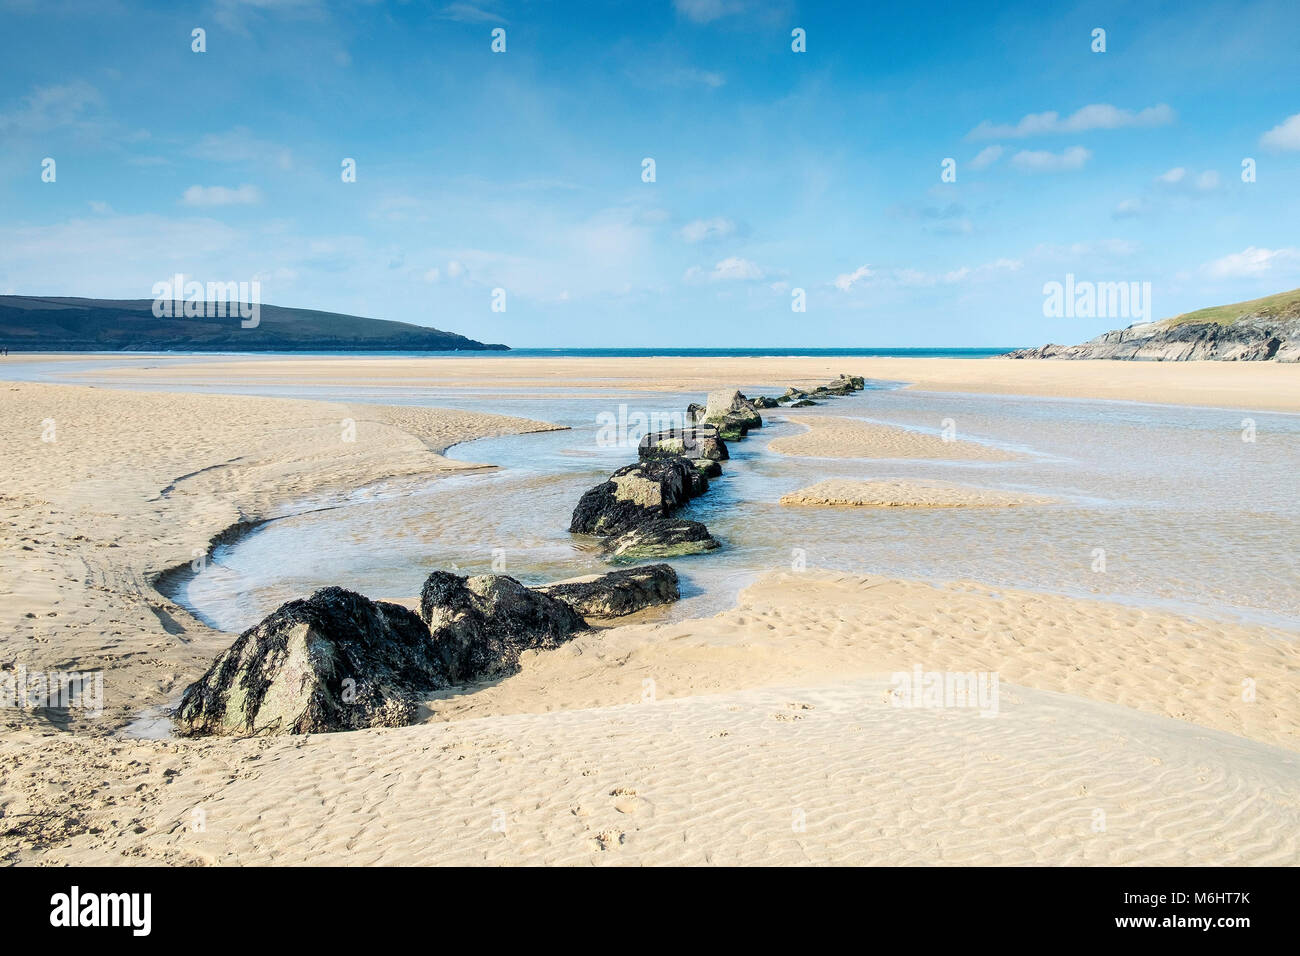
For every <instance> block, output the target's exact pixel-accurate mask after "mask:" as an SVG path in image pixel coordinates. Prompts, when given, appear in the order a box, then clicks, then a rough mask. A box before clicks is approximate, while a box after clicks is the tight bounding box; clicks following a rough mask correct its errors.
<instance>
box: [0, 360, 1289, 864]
mask: <svg viewBox="0 0 1300 956" xmlns="http://www.w3.org/2000/svg"><path fill="white" fill-rule="evenodd" d="M11 360H12V359H11ZM602 361H603V360H602ZM517 363H527V364H522V365H521V364H517ZM548 363H549V364H548ZM896 363H897V364H896ZM903 363H906V365H907V366H911V367H912V369H913V370H914V371H908V370H907V369H906V368H905V366H904V364H903ZM917 363H929V364H917ZM106 364H112V363H111V361H110V362H108V363H106ZM851 365H852V367H851V368H850V367H848V365H847V364H846V361H845V360H842V359H830V360H808V359H791V360H776V359H771V360H768V359H763V360H717V361H716V362H715V361H713V360H711V361H710V363H709V367H708V368H700V367H698V363H691V362H689V361H688V360H672V359H666V360H627V361H624V360H615V361H614V362H612V363H604V364H602V365H600V366H599V368H600V369H601V370H602V371H601V373H600V374H595V370H596V369H597V367H598V366H596V365H594V364H592V363H590V362H587V361H586V360H571V359H557V360H533V359H506V358H482V359H479V358H469V359H429V360H383V359H379V360H376V359H356V360H320V359H301V360H288V359H275V360H270V361H267V360H241V361H230V360H221V361H217V362H210V361H208V360H199V361H194V362H188V361H186V362H182V363H180V364H178V365H168V366H166V367H159V368H157V369H125V370H123V371H121V372H110V371H108V370H99V371H96V372H95V373H94V374H95V375H96V376H100V377H102V378H103V379H104V380H105V381H111V382H113V383H115V384H121V385H132V384H140V385H150V386H158V385H170V386H174V387H180V388H185V387H190V386H196V385H199V384H202V383H204V382H210V383H213V384H218V385H220V384H225V385H227V386H230V385H232V383H234V384H237V383H241V382H251V381H257V382H266V381H269V380H271V379H274V380H276V381H286V382H294V383H299V384H301V383H319V384H344V385H349V386H359V385H362V384H366V385H376V384H377V385H381V386H382V385H383V384H385V383H389V384H396V383H398V382H402V381H413V382H420V383H422V384H425V385H430V386H432V385H433V384H436V385H437V386H438V387H441V388H454V387H466V388H471V387H472V388H475V389H480V390H481V389H485V388H486V389H490V388H520V389H530V388H539V387H545V388H550V387H556V388H563V389H569V390H572V389H582V388H611V387H614V388H633V387H638V386H639V387H646V388H652V389H666V388H697V387H698V389H699V390H700V391H705V390H707V387H708V386H711V385H725V384H728V383H731V384H739V383H745V384H749V383H765V382H771V383H773V384H794V385H811V384H816V383H818V382H820V381H824V380H826V379H828V378H830V377H833V375H834V374H838V373H839V372H840V371H852V372H855V373H859V372H860V373H864V374H867V375H868V376H878V377H882V378H894V379H903V380H908V381H914V382H916V387H918V388H950V389H953V390H963V389H973V390H977V391H1006V392H1014V393H1017V394H1039V392H1024V391H1019V390H1022V389H1042V390H1048V391H1045V392H1044V393H1045V394H1057V395H1065V394H1078V393H1079V392H1080V391H1082V392H1086V393H1087V394H1089V395H1092V396H1094V397H1100V398H1116V397H1122V398H1133V399H1136V400H1143V401H1154V400H1160V401H1166V402H1189V403H1193V404H1216V403H1217V404H1222V405H1229V406H1233V407H1247V408H1260V409H1267V408H1279V407H1280V408H1286V409H1296V408H1300V369H1297V368H1287V367H1266V366H1258V365H1256V366H1250V365H1245V364H1242V365H1235V364H1234V365H1224V366H1217V367H1214V368H1208V369H1207V368H1205V366H1204V365H1195V364H1190V365H1188V366H1184V367H1177V366H1173V365H1168V366H1164V365H1162V366H1152V365H1127V364H1124V363H1113V364H1112V363H1089V364H1084V363H1017V362H1009V361H984V362H976V361H956V360H951V361H949V360H866V361H861V360H853V361H852V363H851ZM882 366H883V367H886V368H890V369H897V371H895V372H893V373H892V374H888V375H886V374H882V373H881V372H880V371H878V370H879V369H880V368H881V367H882ZM1102 366H1104V367H1102ZM1024 369H1029V370H1030V371H1024ZM1118 369H1124V371H1117V370H1118ZM1171 369H1176V371H1170V370H1171ZM1139 373H1140V374H1139ZM1053 376H1056V378H1053ZM1142 376H1146V378H1145V379H1143V377H1142ZM1252 376H1255V377H1254V379H1253V384H1252ZM1053 382H1055V384H1053ZM959 386H960V387H959ZM1162 388H1163V390H1161V389H1162ZM1051 390H1054V391H1051ZM1117 390H1118V391H1120V392H1122V393H1123V394H1118V395H1117V394H1115V392H1116V391H1117ZM1156 392H1158V393H1159V395H1160V397H1159V399H1156V398H1153V397H1151V394H1152V393H1156ZM0 396H3V400H2V401H0V427H2V428H3V429H4V434H5V435H6V436H8V437H9V440H8V441H6V442H5V443H4V444H3V446H0V464H2V465H3V470H4V474H5V476H6V482H5V485H4V488H3V490H2V491H0V509H2V510H0V580H3V582H4V585H5V589H6V591H7V592H8V593H9V594H10V595H11V597H10V599H9V600H8V601H6V602H4V606H3V608H0V625H3V627H2V630H0V634H2V635H3V636H2V637H0V654H2V655H3V657H2V658H0V659H2V660H3V662H4V665H5V666H6V667H10V666H13V664H15V663H17V662H22V663H23V664H25V666H26V667H27V668H28V669H41V668H44V669H49V670H53V669H63V670H69V669H83V670H93V669H102V670H104V672H105V713H104V715H103V716H102V717H100V718H98V719H90V718H86V717H81V716H76V715H74V716H73V717H72V719H71V720H69V721H67V722H62V721H59V720H51V719H49V718H48V717H42V716H40V715H36V714H31V713H26V712H18V711H14V710H8V711H5V712H3V713H0V716H2V717H3V719H4V731H3V733H2V734H0V758H2V759H0V859H4V860H5V861H7V862H17V863H89V862H95V863H131V862H142V863H148V862H162V863H218V864H234V863H256V862H268V863H274V862H280V863H292V862H312V863H356V864H360V863H524V862H527V863H544V862H554V863H595V864H606V863H668V862H684V863H700V864H707V863H760V862H766V863H799V862H817V863H823V862H825V863H1148V864H1150V863H1157V864H1159V863H1246V864H1251V863H1284V864H1287V863H1289V864H1295V863H1297V862H1300V757H1298V755H1297V751H1300V704H1297V701H1296V697H1295V694H1294V688H1295V686H1296V680H1297V677H1298V676H1300V652H1298V651H1297V643H1296V634H1295V633H1293V632H1289V631H1285V630H1280V629H1277V628H1270V627H1264V626H1257V625H1247V624H1228V623H1224V622H1222V621H1213V622H1211V621H1204V620H1199V619H1195V618H1190V617H1186V616H1183V615H1179V614H1175V613H1170V612H1165V611H1159V610H1155V609H1152V608H1136V607H1123V606H1119V605H1116V604H1109V603H1105V602H1101V601H1086V600H1079V599H1074V598H1067V597H1062V596H1057V595H1051V594H1041V593H1031V592H1026V591H1016V590H1008V589H991V588H988V587H986V586H984V585H981V584H978V583H951V584H947V585H942V586H935V585H931V584H922V583H917V582H912V581H904V580H896V579H894V578H891V577H887V576H878V575H845V574H835V573H828V572H824V571H818V570H817V569H816V568H810V569H808V570H806V571H802V572H797V573H796V572H785V573H779V574H773V575H768V576H766V577H764V578H763V579H762V580H761V581H759V582H758V583H756V584H755V585H753V586H752V587H750V588H749V589H747V590H746V591H745V592H744V593H743V594H742V595H741V599H740V601H739V604H738V606H737V607H736V608H735V609H733V610H730V611H726V612H724V613H722V614H720V615H717V616H714V617H710V618H706V619H696V620H687V621H676V622H673V623H670V624H654V623H640V624H631V625H624V626H620V627H615V628H610V629H605V630H600V631H594V632H591V633H588V634H584V635H582V636H580V637H578V638H577V639H576V640H574V641H573V642H571V643H569V644H567V645H565V646H564V647H562V648H560V649H558V650H555V651H550V652H545V653H530V654H528V655H526V659H525V661H524V666H523V669H522V671H521V672H520V673H519V674H517V675H515V676H512V677H509V678H507V679H505V680H502V681H499V682H496V683H494V684H491V685H489V686H483V687H471V688H461V689H457V690H456V691H455V692H449V693H446V694H444V695H440V696H439V697H438V698H437V699H434V700H432V701H430V710H431V716H430V718H429V720H428V721H427V722H425V723H422V724H419V725H416V726H412V727H408V728H404V729H400V730H375V731H363V732H355V733H346V734H328V735H316V736H310V737H301V738H277V739H262V740H196V741H188V740H137V739H126V738H123V737H122V736H121V735H120V731H121V729H122V727H123V726H124V725H125V724H126V723H127V722H128V721H129V720H130V719H131V718H133V717H134V716H136V715H138V714H139V713H140V712H141V711H144V710H148V709H150V708H161V707H164V706H165V705H166V704H167V703H168V702H169V701H171V700H174V699H175V697H176V695H177V694H178V693H179V692H180V690H181V689H182V688H183V687H184V686H185V685H186V684H187V683H188V682H189V681H191V680H193V679H194V678H196V677H197V676H198V675H199V674H200V673H201V672H202V670H203V669H204V668H205V667H206V666H207V664H208V663H210V661H211V659H212V658H213V657H214V656H215V655H216V653H217V652H218V651H219V650H220V649H221V648H223V647H224V646H225V645H226V644H228V643H229V642H230V641H231V640H232V639H233V635H232V634H228V633H224V632H221V631H217V630H214V629H212V628H209V627H206V626H205V625H203V624H202V623H201V622H199V621H197V620H196V619H194V618H193V617H192V616H191V615H189V614H188V612H186V611H185V609H184V608H181V607H180V606H178V605H176V604H174V603H173V602H171V601H169V600H168V599H166V598H165V597H163V596H162V594H160V593H159V592H158V591H157V589H156V587H155V585H156V583H157V579H158V575H159V574H161V573H162V572H164V571H165V570H166V569H168V568H172V567H175V566H177V565H180V564H184V563H186V562H189V561H190V560H192V559H195V558H196V556H201V555H203V554H204V553H205V551H206V549H207V547H208V546H209V545H210V543H211V542H212V540H213V538H214V537H216V536H218V535H220V534H222V533H223V532H226V531H227V530H228V529H230V528H232V527H237V526H238V525H239V524H240V523H241V522H249V521H256V520H259V519H262V518H266V517H271V516H274V515H275V514H277V513H280V511H281V509H283V508H285V507H287V506H289V505H291V504H295V503H297V504H301V503H302V502H303V501H304V500H309V499H311V498H312V497H313V496H319V497H320V499H321V505H322V507H326V506H328V505H329V502H330V501H331V500H332V499H333V498H334V497H336V496H337V495H339V494H342V493H346V492H349V491H352V490H355V489H357V488H360V487H363V486H365V485H367V484H369V483H373V482H375V481H379V480H384V479H391V480H399V481H402V480H418V479H420V478H422V477H429V478H436V477H437V476H438V475H443V474H451V473H455V472H457V471H463V470H464V469H466V468H467V467H473V466H472V465H468V464H466V463H461V462H453V461H450V460H449V459H446V458H444V457H442V455H441V451H443V450H445V448H446V447H447V446H448V445H449V444H451V443H452V442H456V441H463V440H467V439H469V438H472V437H475V436H479V435H492V434H511V433H518V432H523V431H528V430H532V429H536V428H543V427H546V425H545V423H542V422H537V421H530V420H524V419H519V418H506V417H503V416H493V415H483V414H478V413H471V412H461V411H448V410H440V409H426V408H412V407H405V408H395V407H388V406H378V405H355V404H352V405H350V404H347V403H346V402H337V403H325V402H311V401H297V400H292V401H291V400H281V399H265V398H254V397H248V396H239V397H231V396H222V395H196V394H174V393H168V392H159V391H150V392H138V391H130V390H126V389H119V388H111V389H110V388H89V387H84V386H72V385H48V384H23V383H18V384H15V383H9V382H0ZM1212 400H1213V401H1212ZM49 423H53V429H54V433H53V434H54V440H52V441H43V440H42V438H43V436H45V435H46V434H48V433H49V427H50V425H49ZM349 423H350V425H349ZM833 430H834V426H833V425H832V426H827V429H825V430H823V434H822V435H821V437H819V439H818V441H819V442H826V443H828V444H829V445H830V446H832V447H831V448H830V452H832V453H833V452H834V450H835V449H834V447H833V446H834V444H835V441H836V439H829V438H828V437H827V436H828V435H829V434H830V432H831V431H833ZM816 431H818V429H816V428H811V429H810V433H815V432H816ZM849 431H852V432H854V434H855V435H856V436H857V438H854V439H853V440H858V439H860V438H861V434H860V430H858V429H848V430H845V431H844V434H842V435H840V438H841V439H843V440H844V441H849V440H850V436H849V435H848V432H849ZM837 434H838V433H837ZM347 436H351V440H347ZM799 437H802V436H794V439H793V440H797V439H798V438H799ZM935 440H936V441H938V439H937V438H936V439H935ZM773 444H774V445H775V444H776V442H773ZM774 450H778V449H774ZM820 451H821V452H822V453H825V452H826V451H827V449H825V448H822V449H820ZM914 451H915V449H911V448H910V446H909V447H908V448H904V449H903V453H904V454H912V453H913V452H914ZM854 453H855V454H860V453H861V448H860V447H857V446H855V448H854ZM922 457H924V456H922ZM1229 557H1230V556H1229ZM914 668H921V669H922V670H923V671H948V672H953V671H960V672H967V671H971V672H980V673H996V674H997V675H999V686H1000V700H999V703H998V708H997V715H996V716H988V717H986V716H980V715H979V713H977V712H975V711H974V710H973V709H969V708H962V707H953V706H947V707H940V708H932V707H928V706H914V707H906V706H899V705H898V695H897V682H896V681H895V680H894V678H893V677H892V676H891V675H894V674H896V673H900V672H901V673H910V672H912V670H913V669H914ZM196 811H201V812H200V813H198V814H197V815H196ZM199 819H201V820H202V821H203V825H202V827H196V826H195V825H194V824H195V821H196V820H199ZM1098 821H1101V822H1100V825H1099V823H1098Z"/></svg>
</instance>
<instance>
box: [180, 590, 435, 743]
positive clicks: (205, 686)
mask: <svg viewBox="0 0 1300 956" xmlns="http://www.w3.org/2000/svg"><path fill="white" fill-rule="evenodd" d="M448 677H449V675H448V673H447V669H446V667H445V665H444V664H443V662H442V660H441V659H440V658H439V657H438V655H437V654H435V653H434V648H433V646H432V644H431V643H430V641H429V630H428V628H427V627H425V625H424V622H423V621H421V620H420V618H419V616H418V615H416V614H415V613H414V612H412V611H409V610H407V609H406V608H404V607H401V606H399V605H396V604H389V603H387V602H384V601H371V600H370V599H369V598H366V597H363V596H362V595H360V594H356V593H354V592H352V591H347V590H344V589H343V588H322V589H321V590H319V591H317V592H316V593H314V594H313V595H312V596H311V597H309V598H306V599H305V600H297V601H290V602H289V603H287V604H284V605H282V606H281V607H280V608H279V609H278V610H276V611H275V612H274V613H272V614H271V615H270V616H269V617H267V618H266V619H265V620H263V621H262V622H261V623H260V624H258V625H256V626H255V627H251V628H249V629H248V630H247V631H245V632H244V633H243V634H241V635H240V636H239V638H238V640H236V641H235V643H234V644H232V645H231V646H230V648H229V649H227V650H226V651H225V652H224V653H223V654H221V655H220V656H219V657H218V658H217V659H216V661H215V662H214V663H213V664H212V666H211V667H210V668H209V669H208V671H207V673H206V674H204V675H203V676H202V677H201V678H199V679H198V680H197V681H195V682H194V683H193V684H191V685H190V686H189V687H188V688H187V689H186V691H185V694H184V696H183V697H182V698H181V703H180V707H179V708H178V710H177V712H176V726H177V730H178V732H179V733H180V734H181V735H182V736H200V735H206V734H212V735H237V736H249V735H255V734H307V733H318V732H322V731H330V730H353V729H359V728H363V727H398V726H403V725H405V724H408V723H410V722H411V720H412V719H413V718H414V715H415V712H416V705H417V700H418V695H419V694H421V693H423V692H425V691H430V690H436V689H437V688H439V687H442V686H444V685H446V683H447V682H448Z"/></svg>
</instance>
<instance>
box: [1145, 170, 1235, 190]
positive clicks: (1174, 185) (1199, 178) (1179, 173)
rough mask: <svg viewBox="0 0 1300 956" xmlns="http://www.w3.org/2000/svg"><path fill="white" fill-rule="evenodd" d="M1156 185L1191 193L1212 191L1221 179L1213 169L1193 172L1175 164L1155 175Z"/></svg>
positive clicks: (1219, 183)
mask: <svg viewBox="0 0 1300 956" xmlns="http://www.w3.org/2000/svg"><path fill="white" fill-rule="evenodd" d="M1156 185H1158V186H1161V187H1163V188H1168V189H1177V190H1181V191H1186V192H1193V193H1208V192H1214V191H1215V190H1216V189H1218V188H1219V186H1221V185H1222V181H1221V180H1220V179H1219V174H1218V173H1217V172H1216V171H1215V170H1213V169H1207V170H1205V171H1204V172H1200V173H1194V172H1192V171H1190V170H1188V169H1187V168H1186V167H1184V166H1175V167H1174V168H1173V169H1170V170H1167V171H1165V172H1163V173H1161V174H1160V175H1159V176H1157V177H1156Z"/></svg>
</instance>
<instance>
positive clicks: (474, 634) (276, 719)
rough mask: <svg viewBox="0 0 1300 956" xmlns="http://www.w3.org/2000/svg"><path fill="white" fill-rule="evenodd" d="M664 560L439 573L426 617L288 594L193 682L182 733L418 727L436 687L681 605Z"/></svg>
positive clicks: (328, 595)
mask: <svg viewBox="0 0 1300 956" xmlns="http://www.w3.org/2000/svg"><path fill="white" fill-rule="evenodd" d="M677 597H678V590H677V574H676V572H675V571H673V569H672V568H670V567H668V566H666V565H657V566H654V567H650V568H634V569H631V570H630V571H618V572H613V573H611V574H606V575H602V576H600V577H596V578H594V579H591V580H587V581H583V582H580V583H572V584H558V585H552V586H549V587H546V588H527V587H524V586H523V585H522V584H520V583H519V582H518V581H516V580H515V579H514V578H511V577H508V576H507V575H504V574H484V575H478V576H475V577H468V578H466V577H461V576H459V575H456V574H450V573H448V572H446V571H435V572H433V573H432V574H431V575H429V577H428V579H427V580H426V581H425V583H424V588H423V589H422V591H421V594H420V611H419V613H416V612H414V611H411V610H408V609H407V608H404V607H402V606H401V605H398V604H391V603H388V602H386V601H372V600H370V599H369V598H367V597H364V596H363V595H360V594H357V593H355V592H353V591H348V590H345V589H344V588H337V587H331V588H322V589H321V590H319V591H317V592H316V593H314V594H313V595H312V596H311V597H309V598H306V599H305V600H297V601H290V602H289V603H287V604H284V605H282V606H281V607H280V608H279V609H277V610H276V611H275V612H273V613H272V614H270V615H269V616H268V617H266V618H265V619H264V620H263V621H262V622H261V623H259V624H257V625H256V626H254V627H251V628H249V629H248V630H247V631H245V632H244V633H243V634H241V635H240V636H239V638H238V639H237V640H236V641H235V643H234V644H232V645H231V646H230V648H228V649H227V650H226V651H225V652H224V653H222V654H221V655H220V656H219V657H217V659H216V660H215V661H214V662H213V664H212V666H211V667H210V668H209V669H208V671H207V673H205V674H204V675H203V676H202V677H201V678H199V679H198V680H197V681H195V682H194V683H193V684H191V685H190V686H189V687H188V688H187V689H186V691H185V694H184V696H183V697H182V698H181V703H180V706H179V708H178V709H177V711H176V714H175V718H176V727H177V731H178V732H179V733H180V734H181V735H182V736H190V737H195V736H207V735H221V736H251V735H264V734H307V733H322V732H326V731H336V730H358V729H362V728H367V727H401V726H405V725H407V724H409V723H411V722H412V721H413V720H414V719H415V717H416V714H417V712H418V709H419V702H420V700H421V699H422V698H423V697H424V696H427V695H428V694H429V693H431V692H434V691H437V690H441V689H443V688H445V687H449V686H452V685H455V684H460V683H465V682H468V681H476V680H483V679H486V678H490V677H495V676H499V675H503V674H508V673H510V672H512V671H514V670H516V669H517V668H518V666H519V658H520V655H521V654H522V653H523V652H524V651H527V650H535V649H542V648H551V647H557V646H559V645H560V644H562V643H563V642H565V641H567V640H568V639H569V638H570V637H571V636H572V635H573V634H574V632H576V631H580V630H583V629H584V628H586V627H587V622H586V621H585V619H584V614H590V615H591V616H593V617H616V616H619V615H622V614H628V613H631V612H632V611H636V610H640V609H641V608H644V607H649V606H651V605H655V604H666V603H670V602H671V601H675V600H677Z"/></svg>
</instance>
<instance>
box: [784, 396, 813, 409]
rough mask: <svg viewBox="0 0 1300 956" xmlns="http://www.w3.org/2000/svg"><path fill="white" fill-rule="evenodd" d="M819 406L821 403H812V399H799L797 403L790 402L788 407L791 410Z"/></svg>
mask: <svg viewBox="0 0 1300 956" xmlns="http://www.w3.org/2000/svg"><path fill="white" fill-rule="evenodd" d="M820 404H821V402H814V401H813V400H812V399H810V398H801V399H799V401H797V402H791V403H790V407H791V408H808V407H809V406H811V405H820Z"/></svg>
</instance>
